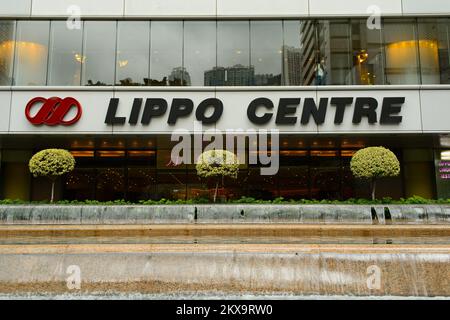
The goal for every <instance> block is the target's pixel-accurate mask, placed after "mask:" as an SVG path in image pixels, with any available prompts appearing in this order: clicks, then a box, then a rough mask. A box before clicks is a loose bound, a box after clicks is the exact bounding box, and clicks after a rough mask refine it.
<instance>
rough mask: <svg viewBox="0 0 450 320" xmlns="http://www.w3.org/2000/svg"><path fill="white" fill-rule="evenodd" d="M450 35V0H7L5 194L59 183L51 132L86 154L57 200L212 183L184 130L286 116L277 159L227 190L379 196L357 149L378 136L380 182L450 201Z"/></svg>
mask: <svg viewBox="0 0 450 320" xmlns="http://www.w3.org/2000/svg"><path fill="white" fill-rule="evenodd" d="M449 47H450V2H449V1H447V0H429V1H427V2H426V3H425V2H423V1H420V0H403V1H401V0H389V1H387V0H371V1H368V0H363V1H358V2H357V3H353V2H352V3H351V4H350V2H349V4H348V5H346V4H343V3H342V2H339V1H334V0H279V1H277V5H276V6H274V5H273V1H271V0H247V1H237V0H190V1H184V0H96V1H89V0H70V1H69V0H58V1H56V0H15V1H6V0H1V1H0V108H1V109H0V112H1V113H0V148H1V179H0V182H1V197H2V198H12V199H16V198H18V199H24V200H42V199H45V198H46V197H47V194H48V192H47V191H48V181H46V180H45V179H42V178H33V177H31V175H30V173H29V171H28V160H29V159H30V157H31V156H32V154H33V153H35V152H36V151H39V150H41V149H44V148H49V147H51V148H65V149H68V150H70V151H71V152H72V154H73V155H74V156H75V158H76V160H77V166H76V169H75V171H74V172H73V173H71V174H69V175H67V176H65V177H64V178H62V179H60V181H59V186H58V192H57V196H58V197H59V198H64V199H79V200H82V199H97V200H114V199H127V200H130V201H139V200H145V199H160V198H166V199H193V198H202V197H209V196H210V194H211V185H210V183H209V182H208V181H203V180H201V179H199V178H198V177H197V175H196V171H195V165H193V164H177V163H174V162H173V159H172V158H171V151H172V149H173V147H174V145H175V144H176V143H177V142H176V141H172V139H171V138H172V135H173V133H174V132H177V131H179V130H181V131H183V132H188V133H189V134H191V135H192V137H193V138H195V136H196V134H200V133H202V132H203V131H205V130H210V129H215V130H218V131H220V132H223V133H224V134H225V133H226V132H227V130H234V132H241V131H244V132H248V131H249V130H250V131H251V130H256V131H258V130H271V129H276V130H278V131H279V147H280V148H279V151H277V152H278V154H279V161H280V162H279V170H278V172H277V173H276V174H275V175H268V176H265V175H261V174H260V167H261V166H263V165H262V164H260V163H259V164H258V163H256V164H250V163H244V164H242V166H241V169H240V173H239V178H238V179H237V180H230V181H228V180H227V181H226V182H225V185H224V188H222V189H221V193H222V194H223V196H225V197H227V198H239V197H241V196H251V197H255V198H261V199H273V198H276V197H284V198H286V199H301V198H306V199H348V198H358V197H368V195H369V188H368V185H367V183H364V182H362V181H358V180H356V179H354V177H353V176H352V174H351V172H350V167H349V163H350V159H351V156H352V155H353V154H354V153H355V152H356V151H357V150H358V149H360V148H363V147H367V146H380V145H381V146H385V147H388V148H390V149H391V150H392V151H394V152H395V153H396V155H397V157H398V158H399V160H400V162H401V172H402V173H401V175H400V176H399V177H396V178H390V179H385V180H384V181H383V182H382V183H381V185H380V187H379V190H380V196H391V197H394V198H400V197H408V196H412V195H420V196H423V197H427V198H449V197H450V135H449V133H450V52H449ZM216 111H217V114H216V113H215V112H216ZM211 112H212V114H211ZM247 142H248V143H250V140H249V139H248V141H247ZM192 148H194V146H192ZM245 150H246V151H247V156H246V157H247V158H248V157H249V156H250V151H249V145H247V147H246V148H245ZM194 154H195V153H194Z"/></svg>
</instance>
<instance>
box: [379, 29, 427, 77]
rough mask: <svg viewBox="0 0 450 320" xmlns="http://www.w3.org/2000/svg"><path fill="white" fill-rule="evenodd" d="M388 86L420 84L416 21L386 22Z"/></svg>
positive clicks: (385, 39) (386, 71)
mask: <svg viewBox="0 0 450 320" xmlns="http://www.w3.org/2000/svg"><path fill="white" fill-rule="evenodd" d="M383 32H384V43H385V55H386V69H385V77H386V84H419V82H420V81H419V64H418V54H417V51H418V50H417V39H416V25H415V23H414V20H407V21H405V20H401V21H400V20H385V22H384V28H383Z"/></svg>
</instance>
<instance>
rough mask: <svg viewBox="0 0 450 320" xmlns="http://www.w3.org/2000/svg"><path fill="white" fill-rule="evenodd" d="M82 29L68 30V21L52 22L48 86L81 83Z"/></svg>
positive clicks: (76, 84)
mask: <svg viewBox="0 0 450 320" xmlns="http://www.w3.org/2000/svg"><path fill="white" fill-rule="evenodd" d="M82 32H83V31H82V29H69V28H67V24H66V21H52V23H51V28H50V55H49V69H48V84H49V85H59V86H79V85H80V83H81V64H82V63H83V57H82V52H81V51H82V41H83V33H82Z"/></svg>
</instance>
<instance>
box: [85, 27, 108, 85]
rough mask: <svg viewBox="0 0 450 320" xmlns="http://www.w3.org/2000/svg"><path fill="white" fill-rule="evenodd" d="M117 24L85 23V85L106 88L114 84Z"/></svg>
mask: <svg viewBox="0 0 450 320" xmlns="http://www.w3.org/2000/svg"><path fill="white" fill-rule="evenodd" d="M116 24H117V23H116V22H115V21H86V22H85V23H84V53H83V58H82V59H83V60H84V62H83V79H82V81H83V84H84V85H88V86H104V85H112V84H113V83H114V65H115V60H116V59H115V52H116Z"/></svg>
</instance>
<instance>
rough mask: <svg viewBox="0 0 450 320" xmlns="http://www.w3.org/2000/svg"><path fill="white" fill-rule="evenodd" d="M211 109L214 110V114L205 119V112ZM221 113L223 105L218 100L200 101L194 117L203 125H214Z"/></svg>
mask: <svg viewBox="0 0 450 320" xmlns="http://www.w3.org/2000/svg"><path fill="white" fill-rule="evenodd" d="M209 107H212V108H214V112H213V114H212V115H211V116H209V117H206V116H205V112H206V110H207V109H208V108H209ZM222 113H223V103H222V101H220V100H219V99H216V98H210V99H206V100H205V101H202V102H201V103H200V104H199V105H198V107H197V110H196V111H195V117H196V118H197V120H198V121H201V122H202V123H203V124H212V123H216V122H217V121H218V120H219V119H220V117H221V116H222Z"/></svg>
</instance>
